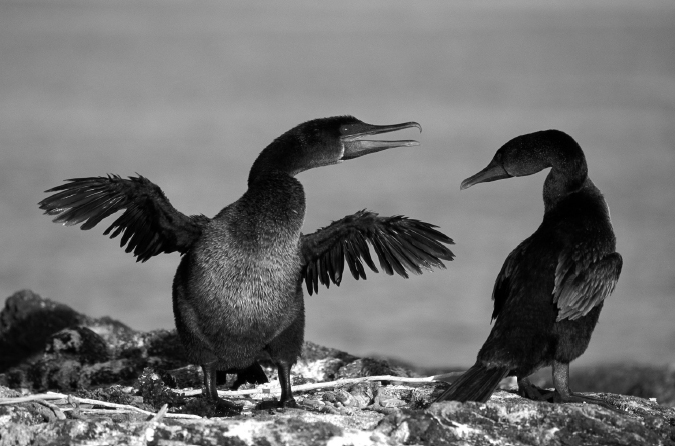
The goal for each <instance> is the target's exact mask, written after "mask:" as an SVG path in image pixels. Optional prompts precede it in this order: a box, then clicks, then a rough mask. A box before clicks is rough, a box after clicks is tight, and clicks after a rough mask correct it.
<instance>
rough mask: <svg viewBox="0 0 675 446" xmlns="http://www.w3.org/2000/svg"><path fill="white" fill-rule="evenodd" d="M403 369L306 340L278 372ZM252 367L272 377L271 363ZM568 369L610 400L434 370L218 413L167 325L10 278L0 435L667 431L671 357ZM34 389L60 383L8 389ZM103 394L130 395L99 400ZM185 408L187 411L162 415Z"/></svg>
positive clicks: (457, 440)
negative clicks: (153, 326) (424, 379)
mask: <svg viewBox="0 0 675 446" xmlns="http://www.w3.org/2000/svg"><path fill="white" fill-rule="evenodd" d="M261 361H262V362H261V363H262V364H265V358H261ZM411 369H412V367H404V366H401V365H392V364H391V363H389V362H388V361H385V360H381V359H373V358H357V357H355V356H352V355H349V354H347V353H344V352H341V351H338V350H335V349H330V348H325V347H321V346H318V345H316V344H312V343H309V342H308V343H306V345H305V347H304V351H303V355H302V358H301V359H300V361H299V362H298V364H297V365H296V366H295V367H294V368H293V375H292V379H293V384H294V386H297V385H301V384H307V383H316V382H323V381H331V380H335V379H342V378H354V377H360V376H371V375H391V376H398V377H408V376H415V375H416V374H419V373H421V372H423V371H420V370H416V372H417V373H416V372H413V371H411ZM266 372H268V376H269V377H270V378H276V373H275V372H274V370H273V369H272V368H271V367H268V368H267V369H266ZM573 374H574V376H575V377H576V378H575V379H576V380H577V381H576V382H577V383H579V385H578V386H577V387H576V388H577V389H593V390H596V391H603V392H611V393H603V394H599V396H601V397H603V398H604V399H606V400H607V401H608V402H610V403H612V404H613V405H614V406H615V407H617V408H618V409H620V410H621V411H617V412H614V411H611V410H608V409H604V408H602V407H598V406H595V405H587V404H549V403H539V402H533V401H529V400H526V399H523V398H520V397H519V396H517V395H516V394H515V393H513V392H510V391H508V390H499V391H497V392H495V394H494V395H493V397H492V398H491V399H490V401H488V402H487V403H485V404H481V403H471V402H470V403H464V404H462V403H457V402H452V401H451V402H443V403H436V404H430V401H431V400H432V399H433V396H435V395H437V394H438V393H439V392H440V391H441V389H442V388H443V386H444V384H437V383H415V384H405V383H401V382H396V381H394V380H392V381H388V382H379V381H370V382H361V383H356V384H351V385H344V386H337V387H336V386H332V387H328V388H321V389H316V390H311V391H307V392H297V393H296V399H297V401H298V403H299V405H300V408H299V409H284V410H273V411H269V410H256V409H255V405H256V403H257V402H259V401H261V400H262V399H267V398H270V397H271V395H272V394H271V393H269V392H267V393H266V390H265V389H271V388H273V387H274V384H275V382H274V381H273V382H272V383H270V384H266V385H263V386H259V387H258V388H257V389H253V388H252V387H250V389H251V392H253V393H252V394H249V395H236V396H227V397H226V398H228V399H230V400H231V401H233V402H235V403H237V404H240V405H242V407H243V410H242V413H241V414H240V415H238V416H234V417H229V418H220V417H218V416H217V415H218V413H217V412H216V411H215V410H214V408H213V407H211V406H210V405H209V404H208V403H206V402H205V401H204V400H202V399H201V398H200V397H199V396H196V397H194V396H187V395H183V394H181V393H179V392H177V391H176V389H186V388H197V389H198V388H199V386H200V382H201V370H200V369H199V368H198V367H195V366H192V365H189V364H187V363H186V362H185V360H184V359H183V351H182V346H181V345H180V342H179V340H178V338H177V336H176V333H175V332H174V331H166V330H158V331H152V332H148V333H141V332H136V331H134V330H132V329H130V328H129V327H126V326H125V325H124V324H121V323H119V322H117V321H114V320H112V319H109V318H100V319H95V318H90V317H87V316H84V315H81V314H79V313H77V312H75V311H74V310H72V309H71V308H69V307H67V306H65V305H62V304H59V303H56V302H52V301H49V300H47V299H43V298H41V297H40V296H37V295H36V294H34V293H32V292H30V291H21V292H18V293H16V294H14V295H13V296H11V297H9V298H8V299H7V302H6V304H5V308H4V310H3V311H2V312H1V313H0V403H2V402H5V403H6V402H8V401H10V403H9V404H0V446H4V445H69V444H82V445H84V444H86V445H114V444H129V445H172V446H177V445H188V444H214V445H215V444H219V445H261V446H263V445H265V446H267V445H282V444H292V445H327V444H330V445H370V444H374V445H399V444H421V445H427V444H428V445H444V444H476V445H488V444H489V445H499V444H509V445H511V444H513V445H521V444H523V445H540V444H542V445H544V444H545V445H549V444H550V445H584V444H589V445H623V444H625V445H642V444H644V445H657V444H663V445H673V444H675V409H674V408H673V407H670V406H669V405H667V404H670V405H672V404H674V403H675V402H674V401H673V399H674V393H675V386H674V383H675V369H674V368H672V367H671V368H667V367H661V368H657V367H647V366H636V365H629V366H612V367H596V368H589V369H585V370H584V369H577V368H575V369H574V371H573ZM402 379H403V378H402ZM223 384H225V385H226V384H227V383H226V382H225V381H223ZM505 387H507V388H508V382H506V383H505ZM224 388H225V387H221V389H224ZM573 388H574V387H573ZM45 391H58V392H61V393H63V394H65V395H66V396H65V397H59V396H55V397H54V398H56V399H51V400H49V401H27V402H20V403H19V402H13V401H14V400H11V399H10V398H16V397H20V396H29V395H32V394H36V393H40V392H45ZM627 394H632V395H634V396H630V395H627ZM645 397H646V398H645ZM650 398H652V399H650ZM654 399H656V401H658V402H659V403H662V404H663V405H659V404H657V402H655V401H654ZM94 400H95V401H94ZM110 403H117V404H124V405H126V407H128V406H133V407H134V408H137V409H134V410H135V411H131V410H129V409H125V408H122V409H113V408H111V407H108V406H103V404H110ZM165 404H166V405H167V407H168V413H167V414H166V415H165V414H164V411H163V410H162V406H163V405H165ZM139 410H145V411H146V412H145V413H141V412H140V411H139ZM158 411H159V412H160V413H159V414H157V415H154V416H153V414H154V413H157V412H158ZM186 413H187V414H197V415H199V416H200V417H201V418H198V417H196V416H194V415H193V417H194V418H191V419H180V418H170V417H172V416H176V415H177V414H186Z"/></svg>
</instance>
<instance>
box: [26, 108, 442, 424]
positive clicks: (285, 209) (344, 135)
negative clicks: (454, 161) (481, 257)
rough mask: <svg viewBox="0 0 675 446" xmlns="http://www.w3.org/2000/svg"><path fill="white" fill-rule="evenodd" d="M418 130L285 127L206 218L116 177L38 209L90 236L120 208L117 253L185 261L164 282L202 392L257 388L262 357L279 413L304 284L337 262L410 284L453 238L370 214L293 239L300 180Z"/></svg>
mask: <svg viewBox="0 0 675 446" xmlns="http://www.w3.org/2000/svg"><path fill="white" fill-rule="evenodd" d="M410 127H416V128H418V129H420V131H421V127H420V125H419V124H417V123H416V122H407V123H403V124H395V125H381V126H379V125H371V124H366V123H363V122H361V121H359V120H358V119H356V118H354V117H352V116H337V117H331V118H324V119H315V120H312V121H308V122H305V123H304V124H300V125H298V126H297V127H295V128H293V129H291V130H289V131H287V132H286V133H284V134H283V135H281V136H280V137H278V138H277V139H276V140H274V141H273V142H272V143H271V144H270V145H268V146H267V147H266V148H265V149H264V150H263V151H262V152H261V153H260V155H259V156H258V158H257V159H256V160H255V162H254V163H253V166H252V168H251V170H250V173H249V177H248V189H247V191H246V192H245V193H244V195H243V196H242V197H241V198H239V199H238V200H237V201H235V202H234V203H232V204H230V205H229V206H227V207H225V208H224V209H223V210H221V211H220V212H219V213H218V214H216V216H215V217H213V218H207V217H205V216H203V215H194V216H187V215H185V214H182V213H180V212H179V211H177V210H176V209H175V208H174V207H173V206H172V205H171V204H170V203H169V200H168V199H167V198H166V196H165V195H164V193H163V192H162V191H161V189H160V188H159V187H158V186H157V185H155V184H154V183H152V182H151V181H150V180H148V179H147V178H145V177H143V176H140V175H139V176H138V177H130V178H129V179H122V178H121V177H119V176H117V175H108V176H107V177H90V178H75V179H70V180H67V181H68V183H67V184H64V185H61V186H58V187H55V188H53V189H49V190H48V191H46V192H56V193H55V194H53V195H51V196H49V197H48V198H46V199H44V200H42V201H41V202H40V203H39V206H40V208H42V209H44V210H45V213H46V214H49V215H56V216H57V217H56V218H55V219H54V221H55V222H58V223H64V224H66V225H77V224H80V223H81V224H82V229H91V228H93V227H94V226H96V225H97V224H98V223H99V222H100V221H101V220H103V219H104V218H106V217H108V216H110V215H112V214H114V213H115V212H117V211H121V210H124V213H123V214H122V215H121V216H120V217H119V218H117V220H115V221H114V222H113V223H112V225H111V226H110V227H109V228H108V229H106V231H105V232H104V234H105V235H107V234H109V233H110V232H111V231H112V234H111V235H110V237H111V238H112V237H116V236H117V235H120V234H121V235H122V237H121V246H124V245H125V244H126V251H127V252H132V251H133V254H134V255H135V256H136V257H137V260H139V261H146V260H148V259H149V258H150V257H152V256H155V255H157V254H160V253H170V252H174V251H178V252H179V253H180V254H181V255H182V259H181V261H180V264H179V266H178V270H177V272H176V275H175V278H174V281H173V310H174V316H175V322H176V328H177V330H178V333H179V335H180V338H181V340H182V342H183V344H184V346H185V350H186V353H187V357H188V359H189V361H190V362H192V363H195V364H199V365H201V366H202V369H203V371H204V387H205V388H204V394H205V396H206V397H207V398H210V399H212V400H215V401H216V402H218V404H220V405H224V406H225V407H224V409H229V410H233V411H236V410H237V407H238V406H237V407H234V405H233V404H232V403H229V402H225V401H223V400H220V399H219V398H218V393H217V390H216V371H227V372H232V373H238V378H237V384H240V383H242V382H244V381H249V382H261V381H262V382H264V381H266V377H265V374H264V372H263V371H262V369H261V368H260V366H259V365H258V363H257V362H256V357H257V356H258V355H259V354H261V353H263V352H266V353H267V354H268V355H269V357H270V358H271V360H272V361H273V362H274V363H275V364H276V366H277V369H278V375H279V381H280V385H281V397H280V401H279V402H278V403H276V404H277V405H278V406H281V407H284V406H295V400H294V399H293V395H292V393H291V386H290V377H289V373H290V368H291V366H292V365H293V364H294V363H295V362H296V359H297V357H298V356H299V355H300V351H301V347H302V343H303V338H304V328H305V314H304V301H303V292H302V282H303V280H304V281H305V283H306V287H307V291H308V292H309V293H310V294H312V292H317V291H318V285H319V283H321V284H323V285H326V287H328V286H329V285H330V283H331V282H333V283H334V284H336V285H339V284H340V281H341V280H342V275H343V271H344V265H345V261H346V263H347V266H348V268H349V270H350V272H351V274H352V275H353V276H354V278H356V279H359V278H363V279H365V278H366V274H365V269H364V267H363V263H362V261H363V262H365V263H366V265H368V267H370V268H371V269H372V270H373V271H375V272H377V268H376V267H375V264H374V262H373V260H372V258H371V256H370V254H369V247H368V243H370V244H371V245H372V247H373V249H374V251H375V253H376V254H377V257H378V259H379V262H380V266H381V267H382V269H383V270H384V271H385V272H387V273H388V274H390V275H391V274H393V273H394V272H396V273H397V274H399V275H401V276H404V277H407V272H406V271H412V272H414V273H417V274H419V273H421V272H422V268H425V269H431V268H432V267H440V268H442V267H444V265H443V262H442V260H452V258H453V254H452V252H451V251H450V250H449V249H448V248H447V247H446V246H444V245H443V244H444V243H445V244H451V243H452V240H451V239H450V238H448V237H447V236H445V235H444V234H442V233H441V232H439V231H437V230H435V229H434V228H435V227H436V226H434V225H431V224H429V223H425V222H422V221H418V220H414V219H409V218H406V217H403V216H394V217H387V218H385V217H379V216H378V215H377V214H375V213H373V212H368V211H365V210H364V211H360V212H357V213H355V214H353V215H349V216H347V217H344V218H342V219H341V220H338V221H335V222H333V223H332V224H331V225H329V226H327V227H325V228H323V229H320V230H318V231H316V232H314V233H312V234H306V235H304V234H302V233H301V232H300V230H301V228H302V224H303V221H304V217H305V194H304V191H303V188H302V185H301V184H300V182H299V181H298V180H297V179H295V175H297V174H298V173H300V172H302V171H304V170H307V169H311V168H314V167H320V166H327V165H331V164H337V163H340V162H342V161H344V160H349V159H353V158H357V157H360V156H362V155H366V154H370V153H374V152H378V151H381V150H385V149H389V148H392V147H405V146H416V145H419V143H418V142H417V141H410V140H406V141H379V140H368V139H364V138H365V137H368V136H369V135H375V134H380V133H386V132H392V131H396V130H401V129H406V128H410Z"/></svg>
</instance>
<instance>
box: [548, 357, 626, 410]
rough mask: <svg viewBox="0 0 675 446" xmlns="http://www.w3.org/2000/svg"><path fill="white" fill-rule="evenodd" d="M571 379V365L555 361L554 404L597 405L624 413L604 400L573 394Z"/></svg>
mask: <svg viewBox="0 0 675 446" xmlns="http://www.w3.org/2000/svg"><path fill="white" fill-rule="evenodd" d="M569 378H570V364H569V363H568V362H558V361H553V386H554V387H555V394H554V395H553V402H555V403H589V404H597V405H599V406H602V407H604V408H606V409H610V410H613V411H616V412H621V413H623V411H621V410H620V409H617V408H616V407H614V406H612V405H611V404H609V403H608V402H606V401H605V400H603V399H602V398H597V397H593V396H582V395H580V394H575V393H572V391H571V390H570V386H569Z"/></svg>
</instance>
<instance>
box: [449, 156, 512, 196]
mask: <svg viewBox="0 0 675 446" xmlns="http://www.w3.org/2000/svg"><path fill="white" fill-rule="evenodd" d="M511 176H512V175H509V174H508V172H506V170H505V169H504V167H502V165H501V163H498V162H496V161H495V160H492V161H491V162H490V164H488V166H487V167H486V168H485V169H483V170H481V171H480V172H478V173H477V174H476V175H473V176H470V177H469V178H467V179H466V180H464V181H462V185H461V186H459V189H460V190H464V189H468V188H470V187H471V186H473V185H474V184H478V183H488V182H490V181H497V180H503V179H504V178H511Z"/></svg>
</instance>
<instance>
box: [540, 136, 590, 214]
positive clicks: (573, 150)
mask: <svg viewBox="0 0 675 446" xmlns="http://www.w3.org/2000/svg"><path fill="white" fill-rule="evenodd" d="M545 153H546V154H547V158H548V160H547V161H548V163H549V164H550V166H551V171H550V172H549V174H548V176H547V177H546V181H545V182H544V193H543V195H544V208H545V210H546V211H548V210H549V209H552V208H553V207H555V205H556V204H557V203H558V202H559V201H560V200H561V199H563V198H564V197H566V196H567V195H569V194H571V193H573V192H576V191H578V190H580V189H581V188H582V187H583V186H584V184H585V183H586V181H587V179H588V165H587V164H586V157H585V156H584V152H583V151H582V150H581V147H579V145H578V144H577V143H576V142H575V141H574V140H571V138H570V141H569V143H568V144H565V145H564V146H563V147H558V148H557V150H546V151H545Z"/></svg>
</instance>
